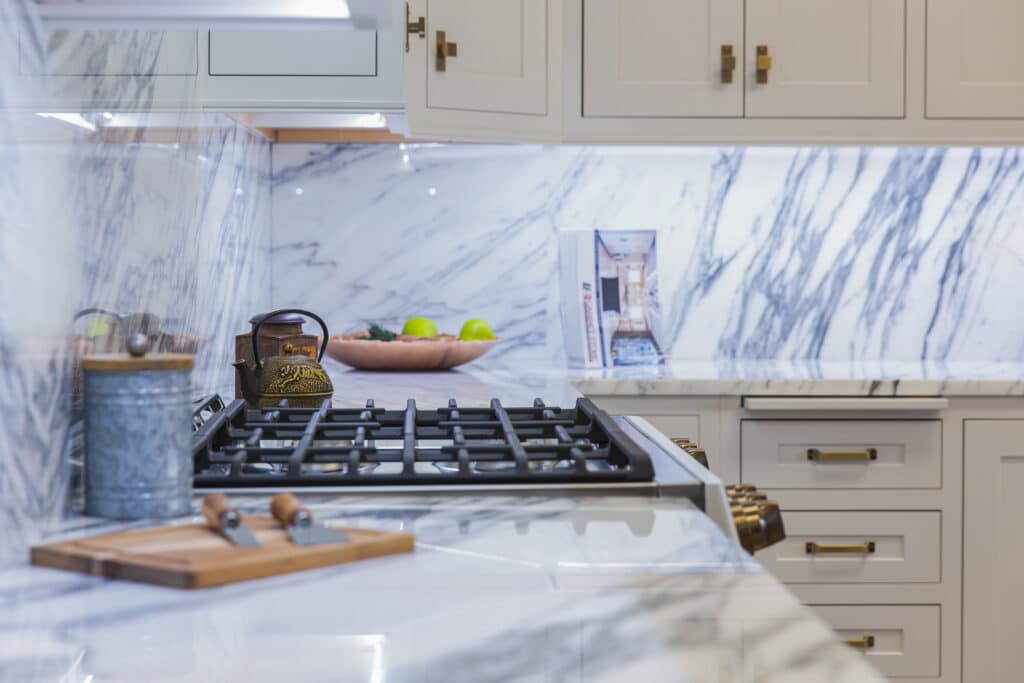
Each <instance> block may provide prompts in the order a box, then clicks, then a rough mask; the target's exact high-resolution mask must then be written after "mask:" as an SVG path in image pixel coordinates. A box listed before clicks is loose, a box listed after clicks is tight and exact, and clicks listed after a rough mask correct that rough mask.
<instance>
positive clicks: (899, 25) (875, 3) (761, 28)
mask: <svg viewBox="0 0 1024 683" xmlns="http://www.w3.org/2000/svg"><path fill="white" fill-rule="evenodd" d="M972 1H973V0H972ZM905 34H906V2H905V0H756V2H748V3H747V45H746V62H747V70H748V71H747V105H746V113H747V116H748V117H766V118H767V117H821V118H899V117H902V116H903V115H904V106H903V102H904V72H905V69H904V62H905V58H904V45H905Z"/></svg>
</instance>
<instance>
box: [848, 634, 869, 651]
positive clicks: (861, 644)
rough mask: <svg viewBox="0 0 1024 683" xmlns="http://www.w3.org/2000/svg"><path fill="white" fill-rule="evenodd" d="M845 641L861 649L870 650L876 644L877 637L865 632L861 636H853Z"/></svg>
mask: <svg viewBox="0 0 1024 683" xmlns="http://www.w3.org/2000/svg"><path fill="white" fill-rule="evenodd" d="M843 643H845V644H846V645H849V646H850V647H855V648H857V649H859V650H870V649H871V648H873V647H874V646H875V637H874V636H873V635H870V634H864V635H863V636H861V637H860V638H851V639H850V640H844V641H843Z"/></svg>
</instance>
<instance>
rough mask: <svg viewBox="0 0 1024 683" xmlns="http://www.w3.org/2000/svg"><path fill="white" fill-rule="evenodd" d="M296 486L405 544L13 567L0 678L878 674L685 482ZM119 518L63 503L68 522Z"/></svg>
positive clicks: (6, 576)
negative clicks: (204, 560) (524, 487)
mask: <svg viewBox="0 0 1024 683" xmlns="http://www.w3.org/2000/svg"><path fill="white" fill-rule="evenodd" d="M236 502H237V503H238V504H239V506H240V507H242V508H243V510H248V511H254V510H259V509H263V508H265V506H266V498H265V497H262V498H260V497H251V498H239V499H236ZM307 503H311V507H312V508H313V510H314V514H315V515H317V516H318V517H319V518H321V519H324V520H327V519H336V520H339V522H338V523H344V524H346V525H353V526H360V525H362V526H367V527H372V528H383V529H395V530H398V529H402V530H406V531H412V532H413V533H415V534H416V538H417V546H416V550H415V551H414V552H413V553H411V554H406V555H398V556H392V557H385V558H378V559H374V560H368V561H364V562H359V563H354V564H349V565H342V566H338V567H331V568H325V569H320V570H314V571H308V572H302V573H297V574H291V575H285V576H280V577H275V578H270V579H262V580H258V581H250V582H246V583H242V584H236V585H233V586H225V587H221V588H212V589H206V590H202V591H195V592H185V591H178V590H174V589H169V588H160V587H154V586H148V585H143V584H133V583H128V582H117V581H109V580H105V579H100V578H96V577H89V576H81V575H77V574H72V573H67V572H61V571H57V570H51V569H43V568H35V567H25V566H21V567H14V568H9V569H6V570H4V571H0V605H2V609H0V680H3V681H19V683H36V682H40V681H47V682H49V681H52V682H54V683H57V682H58V681H60V682H62V683H69V682H82V683H85V682H86V681H89V682H94V683H122V682H128V681H131V682H133V683H134V682H136V681H142V680H146V681H174V682H176V683H185V682H193V681H223V682H228V683H230V682H232V681H245V682H247V683H261V682H266V683H278V682H279V681H282V680H287V681H300V680H301V681H303V682H307V681H313V682H315V681H328V680H329V681H344V682H347V681H360V682H362V681H365V682H367V683H378V682H381V681H387V682H388V683H404V682H410V683H411V682H416V683H429V682H434V681H437V682H438V683H440V682H444V683H452V682H459V681H466V682H467V683H485V682H489V681H503V682H509V681H531V682H534V681H552V682H554V681H559V682H562V681H577V682H583V681H587V682H593V681H607V682H612V681H615V682H617V681H622V682H627V681H628V682H630V683H632V682H633V681H647V682H648V683H658V682H661V681H666V682H667V681H672V682H686V683H703V682H705V681H706V682H708V683H711V682H714V683H730V682H737V683H738V682H740V681H744V682H745V681H755V680H756V681H761V682H767V681H779V682H782V681H785V682H786V683H801V682H804V681H806V682H807V683H820V681H829V682H830V683H844V682H850V683H852V682H856V683H873V682H877V683H882V681H883V679H882V678H881V677H880V676H879V675H878V674H877V673H875V672H874V671H873V670H872V668H871V667H870V665H869V664H868V663H867V660H866V659H864V658H863V657H862V656H860V655H859V654H857V653H855V652H853V651H852V650H850V649H849V648H847V647H846V646H844V645H842V644H841V643H840V642H839V641H838V640H837V639H836V638H835V636H834V635H833V634H832V633H831V631H830V630H829V629H828V628H827V627H826V626H825V625H824V624H823V623H822V622H821V621H820V620H818V619H817V618H816V617H815V616H814V615H812V614H811V613H810V611H809V610H808V609H807V608H806V607H803V606H802V605H800V604H799V602H798V601H797V599H796V598H795V597H794V596H793V594H792V593H790V592H789V591H788V590H787V589H785V588H784V587H783V586H782V585H781V584H779V583H778V582H777V581H776V580H774V579H773V578H771V577H770V576H769V575H768V574H766V573H765V572H764V571H763V570H762V569H761V568H760V565H758V564H757V563H755V562H753V561H752V560H750V558H749V556H747V555H745V554H744V553H743V552H742V551H741V550H740V549H739V548H738V547H737V546H735V545H733V544H732V543H730V542H728V541H727V540H726V539H725V537H724V536H723V535H722V534H721V532H720V531H719V530H718V529H717V527H715V526H714V525H713V523H712V522H711V521H710V520H709V519H708V518H707V517H706V516H705V515H704V514H702V513H701V512H699V511H697V510H696V509H694V508H692V507H690V506H689V505H688V504H687V503H685V502H683V503H680V502H678V501H675V502H669V501H658V500H648V499H635V498H634V499H615V498H605V499H599V498H590V499H580V500H573V499H559V498H554V499H552V498H501V497H486V498H476V497H447V498H427V497H404V496H393V497H388V496H374V497H363V496H346V497H344V498H334V499H331V498H324V497H316V498H313V497H310V498H307ZM195 519H196V521H198V519H199V518H198V517H196V518H195ZM118 526H119V525H113V524H110V523H106V522H99V521H97V520H89V519H84V518H73V519H71V520H69V521H68V522H67V523H66V524H65V527H64V529H63V530H62V531H63V533H62V534H61V536H68V535H81V534H85V533H96V532H99V531H104V530H109V529H113V528H118ZM120 526H124V525H120Z"/></svg>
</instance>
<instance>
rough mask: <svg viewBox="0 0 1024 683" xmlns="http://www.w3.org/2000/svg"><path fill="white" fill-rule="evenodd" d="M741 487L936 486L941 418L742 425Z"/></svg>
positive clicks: (939, 470)
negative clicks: (745, 484)
mask: <svg viewBox="0 0 1024 683" xmlns="http://www.w3.org/2000/svg"><path fill="white" fill-rule="evenodd" d="M741 436H742V445H741V453H740V457H741V467H742V476H743V480H744V481H749V482H751V483H753V484H757V486H758V487H759V488H762V489H773V488H776V489H806V488H815V489H821V488H825V489H861V488H874V489H888V488H892V489H933V488H939V487H940V486H942V422H941V421H940V420H744V421H743V425H742V427H741Z"/></svg>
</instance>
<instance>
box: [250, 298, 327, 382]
mask: <svg viewBox="0 0 1024 683" xmlns="http://www.w3.org/2000/svg"><path fill="white" fill-rule="evenodd" d="M282 313H298V314H299V315H304V316H306V317H307V318H312V319H313V320H315V321H317V322H318V323H320V328H321V329H322V330H323V331H324V338H323V341H322V342H321V344H320V353H319V355H317V357H316V362H317V363H319V362H320V361H322V360H323V359H324V352H325V351H327V337H328V336H329V335H330V333H329V332H328V331H327V323H325V322H324V321H323V319H322V318H321V317H320V316H318V315H317V314H316V313H311V312H310V311H304V310H302V309H301V308H282V309H279V310H276V311H271V312H270V313H267V314H266V315H265V316H263V319H262V320H260V321H259V322H258V323H256V326H255V327H254V328H252V360H253V362H254V363H255V364H256V367H259V366H260V349H259V344H258V343H257V340H258V338H259V334H260V328H261V327H263V323H264V322H266V321H267V320H269V319H270V318H273V317H274V316H275V315H281V314H282Z"/></svg>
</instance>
